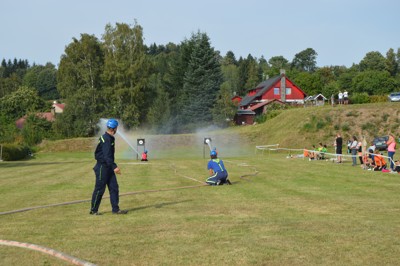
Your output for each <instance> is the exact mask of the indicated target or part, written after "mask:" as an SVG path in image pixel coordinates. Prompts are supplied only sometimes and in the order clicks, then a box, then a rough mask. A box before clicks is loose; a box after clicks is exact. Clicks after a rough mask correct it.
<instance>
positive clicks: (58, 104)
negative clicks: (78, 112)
mask: <svg viewBox="0 0 400 266" xmlns="http://www.w3.org/2000/svg"><path fill="white" fill-rule="evenodd" d="M53 105H54V106H57V107H58V108H60V109H62V110H64V108H65V103H55V104H53Z"/></svg>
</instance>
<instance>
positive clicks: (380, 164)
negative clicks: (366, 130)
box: [374, 149, 386, 171]
mask: <svg viewBox="0 0 400 266" xmlns="http://www.w3.org/2000/svg"><path fill="white" fill-rule="evenodd" d="M374 161H375V166H374V171H382V169H386V161H385V159H384V158H383V157H382V155H381V154H380V153H379V150H377V149H376V150H375V156H374Z"/></svg>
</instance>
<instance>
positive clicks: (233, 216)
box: [0, 105, 400, 265]
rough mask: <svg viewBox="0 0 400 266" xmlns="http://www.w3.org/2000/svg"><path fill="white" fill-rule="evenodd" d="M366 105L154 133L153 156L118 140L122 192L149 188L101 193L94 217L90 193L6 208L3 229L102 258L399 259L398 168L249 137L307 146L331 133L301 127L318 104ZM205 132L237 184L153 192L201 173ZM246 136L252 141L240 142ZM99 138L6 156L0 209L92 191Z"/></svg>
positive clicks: (4, 251)
mask: <svg viewBox="0 0 400 266" xmlns="http://www.w3.org/2000/svg"><path fill="white" fill-rule="evenodd" d="M392 107H393V108H394V107H395V108H396V109H390V108H392ZM399 107H400V106H399V105H396V106H394V105H384V106H381V105H378V106H374V105H371V106H363V108H366V109H368V108H373V109H374V110H377V109H379V108H380V109H384V110H385V111H380V112H379V115H378V116H376V117H374V119H378V118H379V117H382V116H383V115H384V112H386V110H387V112H388V113H395V114H397V117H395V118H393V117H388V118H387V119H388V120H389V119H390V121H395V119H397V121H398V117H399V116H398V114H399ZM366 109H363V111H362V112H361V109H360V107H357V106H348V107H346V108H334V109H332V108H326V107H324V108H315V109H314V110H310V109H297V110H289V111H287V112H285V113H283V114H281V115H280V116H278V117H276V118H274V119H272V120H270V121H268V122H267V123H265V124H262V125H256V126H245V127H238V128H235V129H230V130H228V131H222V132H219V133H215V132H214V133H207V135H205V134H199V135H198V136H193V135H192V136H190V135H179V136H156V137H155V136H149V138H147V137H146V140H147V139H148V140H149V144H148V145H149V146H150V145H152V144H151V143H152V142H156V143H157V145H154V146H153V147H152V149H150V162H149V163H148V164H138V163H137V162H136V161H135V160H133V159H132V156H131V157H130V158H125V157H126V154H125V152H123V150H127V148H126V147H124V144H123V142H122V141H118V143H119V145H120V146H119V147H118V150H119V152H118V154H117V161H118V163H119V164H120V166H121V168H122V171H123V175H121V176H119V177H118V178H119V183H120V189H121V193H125V192H132V191H146V190H155V192H152V193H142V194H135V195H127V196H122V197H121V207H122V208H126V209H129V210H130V213H129V214H128V215H126V216H114V215H112V214H110V204H109V200H108V199H104V200H103V202H102V205H101V207H100V211H102V212H105V214H104V215H103V216H97V217H96V216H95V217H94V216H90V215H88V210H89V203H88V202H85V203H80V204H73V205H66V206H58V207H51V208H44V209H37V210H32V211H28V212H21V213H15V214H9V215H1V216H0V238H1V239H7V240H15V241H20V242H28V243H34V244H38V245H43V246H47V247H50V248H53V249H56V250H59V251H62V252H65V253H67V254H69V255H72V256H75V257H78V258H80V259H84V260H88V261H90V262H93V263H96V264H99V265H262V264H264V265H321V264H322V265H381V264H386V265H398V264H400V257H399V256H398V255H397V254H399V251H400V242H399V240H398V235H399V234H400V227H399V224H400V215H399V209H400V205H399V202H400V194H399V193H398V191H399V188H400V179H399V176H398V175H393V174H387V173H373V172H370V171H362V170H361V169H360V168H359V167H351V166H350V165H349V163H345V164H343V165H338V164H332V163H328V162H325V161H316V162H308V161H305V160H302V159H286V153H271V154H267V153H266V154H265V155H260V154H257V155H255V154H254V144H258V145H260V144H271V143H280V144H281V146H287V147H302V146H304V143H306V144H311V143H314V141H316V139H318V141H319V139H321V140H324V138H326V140H330V139H331V138H332V137H333V135H330V134H328V133H327V132H330V130H329V128H330V127H332V128H333V127H334V125H335V124H336V122H335V121H336V120H334V119H332V122H331V124H329V126H328V125H327V126H325V127H324V128H323V129H324V130H320V131H317V130H315V132H304V126H303V125H304V123H307V122H303V121H308V120H307V119H310V121H311V120H312V116H313V115H314V116H316V117H320V115H318V113H319V112H321V113H322V115H324V114H326V113H330V112H339V113H341V114H342V116H341V117H350V118H352V117H353V115H354V114H355V113H356V112H357V113H358V114H359V115H358V117H361V116H362V115H361V114H363V113H365V112H367V110H366ZM374 112H376V111H374ZM396 112H397V113H396ZM349 113H351V114H352V115H350V116H348V114H349ZM356 115H357V114H356ZM321 119H322V118H321ZM338 121H339V118H338ZM340 121H341V123H345V122H346V121H343V120H340ZM342 121H343V122H342ZM360 121H361V119H360ZM363 123H365V122H360V123H355V124H354V125H353V126H352V128H354V129H355V128H357V127H362V125H363ZM393 123H395V122H388V124H390V125H393ZM311 124H312V123H311ZM382 127H385V126H384V125H383V126H382ZM388 127H389V126H388ZM397 127H398V125H397ZM387 129H388V128H386V129H385V128H384V129H383V130H384V131H386V130H387ZM334 132H335V131H334V130H333V129H332V134H334ZM349 133H350V132H349ZM350 134H352V133H350ZM203 136H211V137H212V138H213V142H214V143H216V144H218V149H219V150H220V154H221V156H222V157H223V158H224V159H225V163H226V166H227V167H228V170H229V172H230V176H231V180H232V181H233V182H234V185H233V186H222V187H200V188H190V189H180V190H169V191H157V190H159V189H164V188H171V189H173V188H177V187H182V186H195V185H198V184H200V183H198V182H195V181H193V180H191V179H190V178H193V179H197V180H204V179H205V176H206V170H205V164H206V160H205V159H203V157H202V156H203V154H202V153H203V145H202V142H201V141H202V137H203ZM317 136H318V138H317ZM152 138H153V139H152ZM133 139H134V138H133ZM244 139H246V140H247V141H248V142H249V144H252V145H250V146H246V145H242V146H240V147H239V148H237V146H238V143H241V142H242V141H243V142H244ZM81 142H84V143H81ZM197 142H200V145H199V144H198V143H197ZM85 143H86V144H85ZM94 143H95V139H90V140H85V139H82V140H70V141H69V143H68V145H65V146H63V145H64V142H61V141H60V142H56V144H57V148H56V149H54V148H53V147H54V146H53V145H51V143H47V145H48V146H47V147H46V148H43V149H42V152H41V153H39V154H38V155H37V158H36V159H33V160H30V161H23V162H2V163H1V164H0V168H1V169H0V170H1V175H0V195H1V200H0V212H3V211H9V210H16V209H21V208H26V207H30V206H40V205H46V204H54V203H61V202H68V201H73V200H82V199H89V198H90V194H91V192H92V189H93V181H94V180H93V179H94V176H93V172H92V170H91V168H92V167H93V163H94V161H93V158H92V156H93V155H92V152H93V145H94ZM125 146H126V145H125ZM60 147H68V149H67V148H65V149H64V150H66V149H67V150H69V152H60V149H61V148H60ZM84 147H87V148H84ZM71 150H79V151H80V152H70V151H71ZM44 151H46V152H44ZM55 151H57V152H55ZM228 154H229V156H227V155H228ZM131 155H132V154H131ZM152 156H153V157H152ZM396 158H398V154H397V156H396ZM255 171H257V175H254V174H255V173H256V172H255ZM241 176H246V177H245V178H241ZM106 195H108V193H107V192H106ZM0 258H1V259H0V265H17V264H18V265H64V264H63V263H62V262H61V261H59V260H57V259H55V258H52V257H49V256H47V255H43V254H40V253H37V252H33V251H28V250H22V249H20V248H13V247H0ZM65 265H68V264H65Z"/></svg>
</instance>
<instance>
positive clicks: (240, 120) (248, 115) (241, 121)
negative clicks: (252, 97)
mask: <svg viewBox="0 0 400 266" xmlns="http://www.w3.org/2000/svg"><path fill="white" fill-rule="evenodd" d="M255 115H256V113H255V112H254V111H252V110H250V109H245V110H238V111H237V112H236V114H235V118H234V121H235V122H236V124H237V125H252V124H253V123H254V117H255Z"/></svg>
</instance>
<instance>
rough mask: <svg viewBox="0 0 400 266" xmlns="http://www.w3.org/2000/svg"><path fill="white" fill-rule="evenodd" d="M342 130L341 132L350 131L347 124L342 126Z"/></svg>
mask: <svg viewBox="0 0 400 266" xmlns="http://www.w3.org/2000/svg"><path fill="white" fill-rule="evenodd" d="M342 130H343V131H349V130H350V126H349V124H347V123H345V124H343V126H342Z"/></svg>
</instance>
